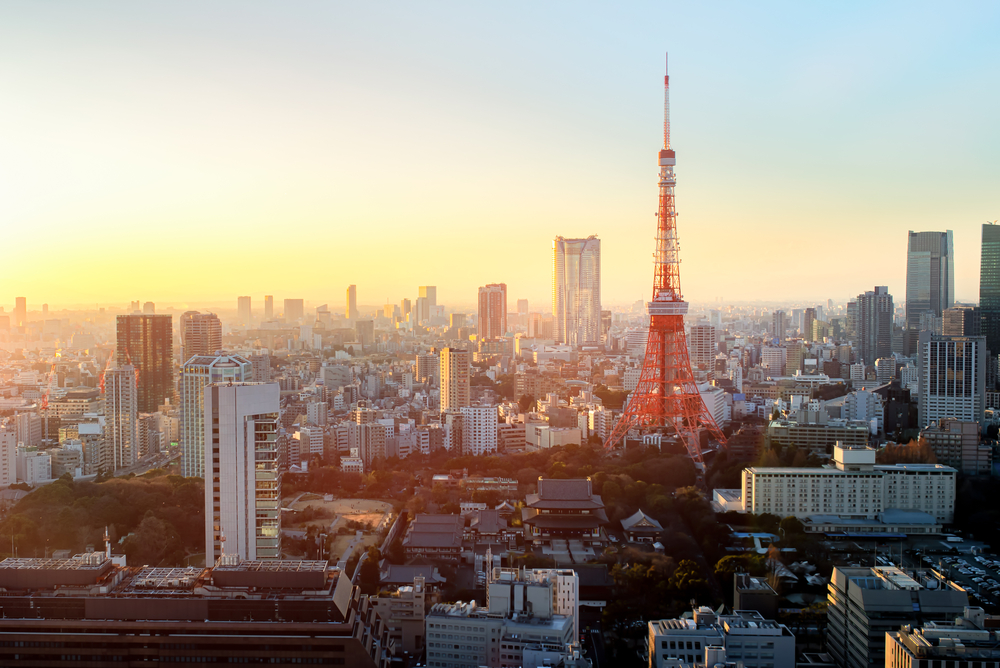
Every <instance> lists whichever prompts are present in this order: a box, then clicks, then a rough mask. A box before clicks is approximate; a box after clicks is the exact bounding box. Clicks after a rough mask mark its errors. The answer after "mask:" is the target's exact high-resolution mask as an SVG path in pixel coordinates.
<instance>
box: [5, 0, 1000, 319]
mask: <svg viewBox="0 0 1000 668" xmlns="http://www.w3.org/2000/svg"><path fill="white" fill-rule="evenodd" d="M782 7H784V8H782ZM234 8H235V6H233V5H226V4H219V5H215V6H213V8H212V9H210V10H206V12H205V15H204V16H203V17H202V19H203V20H202V24H201V29H200V30H199V31H196V32H192V31H190V26H189V24H188V22H186V21H184V20H182V16H181V14H182V12H180V11H178V10H177V9H176V8H168V7H135V8H129V9H128V10H126V11H121V10H120V9H115V10H113V11H112V10H110V9H103V8H102V7H100V6H86V7H84V6H70V7H64V8H61V10H60V18H61V20H60V21H56V22H53V21H51V20H50V19H51V16H50V15H49V10H48V9H46V8H44V7H40V6H31V5H20V6H16V7H8V8H6V9H5V10H3V18H4V20H3V21H2V22H0V54H2V55H3V56H6V58H4V60H5V61H6V62H23V63H28V64H29V65H26V66H24V67H21V68H19V69H9V70H7V71H6V72H5V73H4V75H3V81H4V83H5V90H7V91H8V95H7V101H6V103H5V105H4V106H3V107H0V119H3V120H5V121H7V122H6V123H5V126H6V127H8V128H15V127H16V128H17V132H16V134H15V133H14V131H12V130H6V131H3V134H0V137H2V138H3V139H4V140H5V145H6V146H7V148H8V150H7V151H5V154H4V156H3V157H2V158H0V173H3V174H4V175H5V179H6V182H7V191H6V192H5V197H4V198H3V202H4V203H3V204H2V205H0V220H3V221H4V223H3V227H4V232H5V234H6V237H7V241H8V242H9V243H10V244H11V245H12V246H13V247H17V248H18V249H19V250H20V252H19V253H16V254H12V256H11V257H10V258H8V261H7V262H5V263H3V266H2V267H0V282H2V283H3V284H4V285H5V286H7V289H8V291H9V292H10V293H11V294H17V295H24V296H26V297H27V298H28V302H29V304H30V303H32V302H34V303H41V302H48V303H50V304H51V305H53V306H56V307H58V306H61V305H89V304H95V303H102V304H104V303H108V302H126V301H128V300H130V299H134V298H135V293H141V294H142V296H143V298H144V299H149V300H151V301H155V302H160V303H167V302H171V303H183V302H188V301H190V302H198V303H203V302H212V303H224V302H228V301H229V300H230V299H234V298H235V297H236V296H238V295H247V294H251V295H263V294H288V293H293V294H296V295H297V296H301V297H303V298H305V299H306V300H309V301H315V302H317V303H323V302H324V301H326V302H329V303H339V302H340V301H341V299H342V298H340V299H336V300H335V299H334V297H335V296H336V295H337V294H338V293H340V294H341V295H342V294H343V293H342V292H341V291H342V290H343V289H344V286H346V285H348V284H352V283H354V284H357V285H358V286H359V292H360V293H361V295H360V296H359V303H364V304H368V303H374V304H378V303H381V302H382V301H383V299H385V298H388V300H389V301H390V302H394V303H398V302H399V300H400V299H401V298H402V297H412V296H413V290H412V287H410V286H412V285H414V284H417V283H430V284H435V285H438V286H440V303H442V304H452V303H463V302H464V303H474V299H475V290H476V288H477V287H478V286H479V285H483V284H485V283H487V282H489V281H491V280H503V281H505V282H506V283H507V284H508V286H509V291H510V294H511V295H516V296H517V297H519V298H520V297H524V298H527V299H529V300H530V301H531V302H534V303H543V302H544V301H546V300H547V299H548V296H549V295H548V292H549V291H548V283H549V281H548V275H547V274H548V262H547V254H548V252H549V249H548V241H549V240H550V239H551V238H552V237H554V236H556V235H564V236H571V237H572V236H585V235H587V234H597V235H598V236H600V238H601V239H602V246H603V248H602V251H603V258H602V262H603V265H604V266H603V270H604V272H603V273H604V276H603V282H604V285H603V286H602V293H603V294H602V297H603V300H604V301H605V302H606V303H608V304H616V303H617V304H624V303H628V302H630V301H634V300H637V299H647V298H648V294H647V293H648V288H647V287H646V282H647V280H648V273H649V269H650V264H651V263H650V262H648V261H647V260H648V250H647V244H646V242H647V241H648V229H649V227H650V225H651V220H652V217H651V213H652V212H651V210H650V207H649V201H650V197H651V196H652V193H654V192H655V188H656V174H655V156H654V155H653V154H652V151H651V150H650V149H651V147H653V146H655V142H656V138H657V135H658V134H659V130H660V128H659V120H658V118H657V114H656V104H655V99H656V98H655V95H654V93H653V91H654V90H655V85H651V84H652V82H656V81H658V80H659V76H660V70H661V69H662V53H663V51H664V50H666V49H668V48H669V49H670V51H671V60H672V62H673V69H674V72H675V73H677V74H679V75H682V76H678V78H677V82H678V83H677V85H676V86H675V88H676V90H675V92H674V101H673V112H674V116H675V121H676V123H677V126H678V128H679V129H678V132H677V134H676V136H675V144H676V146H677V151H678V165H677V174H678V179H679V181H680V184H681V185H682V187H683V188H682V193H683V194H682V195H681V196H680V197H679V198H678V203H677V206H678V211H679V213H680V215H681V223H682V225H681V229H682V236H681V242H682V245H683V248H684V254H685V259H686V262H687V265H686V273H685V277H686V279H685V285H684V286H683V287H684V296H685V298H686V299H687V300H689V301H690V302H692V303H695V302H707V301H713V300H715V299H716V298H718V297H722V298H723V299H724V300H727V301H745V300H748V299H751V300H752V299H754V298H756V297H758V296H759V295H761V294H765V293H767V294H771V295H774V296H775V297H777V298H779V299H793V300H794V299H813V300H820V299H826V298H828V297H833V298H839V299H845V298H847V297H848V296H849V295H852V294H857V293H858V292H859V291H861V290H862V289H863V288H865V286H870V285H876V284H877V285H888V286H889V290H890V292H891V293H893V294H895V295H900V296H901V295H902V294H903V293H904V281H905V264H906V260H905V253H904V252H901V251H900V252H896V251H894V252H892V253H888V254H885V255H882V256H881V257H880V262H878V263H873V262H869V261H866V260H863V259H862V258H860V257H858V258H855V257H853V256H852V254H850V253H841V254H839V255H838V257H841V258H844V257H846V259H843V260H841V261H840V264H838V266H837V267H836V268H837V269H838V271H836V272H833V271H832V269H833V267H831V266H830V265H829V264H828V263H823V262H809V261H805V260H808V259H809V257H810V256H811V255H815V256H817V257H822V256H823V253H824V252H825V251H824V248H825V247H827V246H829V245H830V244H836V245H838V246H840V247H843V248H844V249H845V250H846V249H847V248H849V247H851V246H852V245H857V246H858V247H859V248H893V249H895V248H899V247H900V246H901V245H902V243H903V239H904V238H905V236H904V235H905V234H906V233H907V231H908V230H914V231H923V230H943V229H953V230H954V233H955V256H956V264H957V268H956V276H955V279H956V280H955V282H956V295H955V296H956V299H957V300H958V301H975V296H976V295H977V294H978V268H979V262H978V261H977V260H978V256H979V244H978V240H979V229H980V227H979V226H980V225H981V224H982V222H984V221H985V220H987V219H990V220H991V219H994V218H998V217H1000V215H998V213H997V209H996V202H995V199H991V197H992V195H993V190H994V186H993V184H995V183H996V182H997V180H998V178H1000V171H998V170H1000V167H998V166H997V165H996V164H995V161H992V159H991V156H992V155H993V154H995V152H996V148H997V146H998V144H1000V134H998V130H997V128H996V127H995V124H994V123H992V120H991V118H990V109H993V108H996V101H997V100H996V98H997V95H998V93H997V91H995V90H994V89H993V88H992V87H989V86H986V85H984V84H985V82H986V81H989V80H990V77H989V73H990V72H993V71H995V70H996V67H997V64H998V62H1000V50H998V48H1000V47H998V46H997V45H996V44H995V43H994V42H993V41H992V40H991V39H989V35H988V30H989V26H991V25H995V24H996V18H997V14H998V12H1000V9H998V8H997V7H995V6H989V5H980V6H966V7H964V8H963V9H962V10H961V11H955V10H951V11H948V10H945V9H941V8H935V7H934V6H932V5H918V6H917V7H915V8H912V7H911V8H910V9H911V11H908V12H905V13H900V12H899V11H898V9H897V8H893V7H890V6H882V7H874V8H872V7H863V6H846V7H845V6H838V7H836V8H829V9H827V8H819V7H808V8H807V7H798V6H775V7H773V8H771V9H769V10H765V11H763V12H761V11H760V10H758V9H750V8H746V9H744V8H741V7H736V6H734V7H729V8H728V11H727V12H725V14H724V15H723V16H719V15H718V14H717V12H715V10H713V9H709V8H685V7H670V8H661V7H655V6H651V5H640V6H637V7H635V8H633V9H632V11H631V12H629V13H628V14H625V13H619V12H615V11H614V10H599V9H595V8H591V10H590V11H586V12H576V13H567V12H566V11H564V10H565V6H562V5H551V6H547V7H528V6H525V7H524V8H523V11H522V12H513V11H512V12H509V13H508V14H506V15H503V14H500V15H493V14H492V13H489V14H487V12H489V10H487V9H485V8H461V9H456V8H454V7H452V6H445V5H424V6H422V7H421V8H404V7H401V8H396V10H395V11H393V12H391V13H385V12H382V11H381V10H379V9H377V8H368V7H353V6H351V7H347V6H326V5H319V4H316V5H302V6H299V7H298V8H297V9H293V10H286V9H282V10H278V9H276V8H269V7H267V6H266V5H257V4H253V3H250V4H241V5H240V6H239V8H240V12H239V13H238V17H239V20H237V21H235V22H234V21H233V18H234V13H235V12H233V11H230V9H234ZM786 14H788V15H787V16H785V15H786ZM525 18H528V19H530V20H528V21H525V20H524V19H525ZM486 19H488V20H486ZM528 24H530V25H531V27H530V28H526V27H525V26H526V25H528ZM415 25H416V26H419V27H420V28H421V29H420V30H416V31H415V30H413V26H415ZM473 25H474V26H476V30H471V27H472V26H473ZM805 25H808V26H809V28H808V29H807V30H801V29H800V26H805ZM467 28H468V29H467ZM556 28H559V29H556ZM536 33H537V34H536ZM467 34H476V35H477V37H476V40H477V41H476V42H475V43H472V42H470V41H469V38H467V37H461V35H467ZM510 34H515V35H523V37H524V39H520V40H517V39H515V40H510V39H508V37H509V35H510ZM543 34H544V35H546V37H547V39H542V38H541V35H543ZM709 36H710V37H711V39H708V37H709ZM177 44H184V47H185V48H184V49H178V48H177V46H176V45H177ZM262 45H263V46H262ZM125 52H127V53H129V54H130V57H129V58H121V57H120V55H121V54H122V53H125ZM928 79H931V80H933V82H934V83H933V86H932V87H930V88H929V87H928V84H927V81H928ZM928 146H930V147H932V148H930V149H929V148H928ZM485 147H490V148H489V150H488V151H487V150H484V149H485ZM401 154H402V155H412V156H420V164H421V168H420V170H417V171H419V173H415V172H413V170H410V176H409V177H408V178H407V179H403V180H400V179H398V178H395V173H394V170H393V169H386V167H387V165H390V164H395V163H396V162H397V161H398V156H399V155H401ZM56 155H59V156H62V157H61V158H60V159H56V158H55V156H56ZM484 155H488V156H489V159H488V160H484V159H483V156H484ZM65 156H71V157H70V159H66V158H65ZM72 156H81V157H75V158H74V157H72ZM83 156H85V157H83ZM931 167H933V169H932V173H933V181H934V184H933V185H934V187H933V188H927V177H926V174H927V170H928V169H930V168H931ZM748 177H749V178H748ZM498 191H501V192H504V193H505V196H504V197H502V198H500V200H499V201H498V200H497V199H496V198H495V197H493V196H492V195H493V194H494V193H495V192H498ZM485 201H491V202H493V204H491V206H490V207H484V206H483V202H485ZM403 221H405V223H404V222H403ZM510 225H517V226H518V228H519V229H520V230H522V231H521V232H519V234H517V235H502V234H492V233H491V231H495V230H498V229H500V228H501V227H502V226H510ZM818 229H825V230H828V233H824V234H822V235H820V234H817V233H816V232H815V231H816V230H818ZM81 230H83V231H85V232H84V233H82V234H81ZM205 230H210V231H211V232H212V233H213V235H215V236H218V235H222V234H226V235H235V236H240V237H244V238H254V237H256V238H260V237H261V236H263V235H268V234H271V235H273V234H274V233H275V231H276V230H280V231H283V232H284V231H286V230H287V233H288V234H291V235H294V234H296V232H300V233H303V234H306V235H308V238H309V239H310V243H309V244H308V247H307V248H305V249H303V250H299V251H298V252H299V253H301V254H303V255H304V256H306V257H304V258H303V259H307V260H308V261H294V260H293V261H292V262H287V263H283V265H282V267H281V269H278V266H277V265H275V268H274V269H273V270H268V268H267V267H266V265H260V264H259V263H251V264H250V265H248V268H247V269H246V270H245V271H244V270H240V269H239V268H238V267H236V268H234V267H232V266H229V267H227V269H226V271H225V272H212V271H209V272H207V273H206V272H205V271H203V265H202V264H201V259H200V257H199V256H198V255H197V254H191V253H185V252H184V243H185V240H187V239H190V238H191V237H192V235H197V234H198V233H201V232H203V231H205ZM165 231H169V234H164V232H165ZM153 235H155V236H153ZM154 239H155V242H154V241H153V240H154ZM810 243H812V244H813V248H812V249H810ZM376 244H377V245H376ZM755 246H757V247H758V248H759V249H760V252H761V253H764V254H767V255H769V256H770V257H773V258H779V259H784V260H787V261H772V262H768V263H766V266H765V267H764V268H763V269H757V270H755V271H754V272H749V274H748V275H746V276H743V277H742V278H741V280H740V281H732V280H731V278H730V277H729V276H727V275H726V273H725V272H721V271H718V270H717V267H719V266H732V265H733V263H734V262H739V261H740V260H741V259H748V258H746V257H745V254H744V253H742V251H743V250H744V249H745V248H748V247H749V248H753V247H755ZM344 248H355V249H364V248H367V249H369V250H370V257H369V258H365V257H364V253H358V252H351V253H340V254H338V249H339V250H341V251H342V250H343V249H344ZM482 248H488V249H489V252H474V250H473V249H482ZM140 249H141V250H140ZM315 251H319V253H315ZM324 251H327V252H328V253H329V254H331V255H330V256H331V257H336V258H337V261H331V262H329V263H327V262H324V261H323V259H322V258H323V257H326V256H327V255H326V254H324ZM314 253H315V254H314ZM105 254H106V255H109V256H114V257H115V262H114V263H108V262H103V263H101V262H98V263H92V262H89V260H91V259H93V258H96V257H101V256H102V255H105ZM42 258H44V260H45V262H46V263H47V266H46V271H38V266H39V264H38V263H39V262H41V259H42ZM376 258H387V259H390V262H388V263H382V262H377V261H373V260H375V259H376ZM435 258H437V259H439V260H443V259H444V258H447V261H446V262H445V261H437V262H434V261H431V262H427V261H426V260H427V259H431V260H434V259H435ZM511 258H515V261H513V262H512V261H511ZM797 258H798V260H803V261H797ZM345 260H346V261H345ZM639 260H641V261H639ZM251 266H252V268H251ZM262 266H263V270H262V269H261V267H262ZM157 267H160V268H163V269H164V270H158V269H157ZM804 267H807V268H808V273H806V274H803V268H804ZM82 268H86V273H87V279H88V280H86V281H81V280H78V277H79V272H80V271H81V270H82ZM71 272H72V273H71ZM123 272H124V273H127V274H129V275H130V280H129V281H121V280H119V277H120V276H121V275H122V273H123ZM70 276H73V277H74V280H70V278H69V277H70ZM168 276H169V277H170V278H169V280H168V279H167V277H168ZM804 278H806V279H814V280H803V279H804ZM817 284H820V285H821V286H822V288H821V289H824V290H826V291H827V292H828V293H829V294H814V293H816V292H817V290H818V288H817ZM334 286H336V287H334ZM366 295H370V296H369V297H367V298H366V297H365V296H366ZM374 295H378V298H377V299H373V298H372V297H373V296H374ZM255 299H259V296H255Z"/></svg>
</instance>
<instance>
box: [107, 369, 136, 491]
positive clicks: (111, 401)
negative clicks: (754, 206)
mask: <svg viewBox="0 0 1000 668" xmlns="http://www.w3.org/2000/svg"><path fill="white" fill-rule="evenodd" d="M104 416H105V420H104V429H105V431H104V439H105V441H106V442H107V444H108V445H109V446H110V448H111V453H112V461H113V462H114V470H115V471H117V470H118V469H121V468H126V467H128V466H132V465H133V464H135V463H136V461H138V459H139V423H138V419H139V392H138V387H137V386H136V373H135V367H133V366H132V365H131V364H123V365H121V366H118V367H115V368H111V369H108V371H107V373H105V374H104ZM105 473H111V471H106V472H105Z"/></svg>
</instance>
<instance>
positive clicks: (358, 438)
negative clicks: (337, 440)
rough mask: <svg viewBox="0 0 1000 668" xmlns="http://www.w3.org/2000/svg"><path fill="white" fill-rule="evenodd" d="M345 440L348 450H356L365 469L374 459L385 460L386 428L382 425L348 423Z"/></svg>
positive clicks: (358, 422) (359, 422) (374, 423)
mask: <svg viewBox="0 0 1000 668" xmlns="http://www.w3.org/2000/svg"><path fill="white" fill-rule="evenodd" d="M358 419H359V420H360V419H361V418H358ZM347 440H348V448H350V449H352V450H353V449H357V451H358V455H359V456H360V457H361V459H362V461H364V463H365V467H366V468H368V467H370V466H371V464H372V462H373V461H374V460H375V459H376V458H377V459H385V458H386V451H385V445H386V428H385V425H383V424H378V423H376V422H362V421H355V422H350V423H349V424H348V436H347Z"/></svg>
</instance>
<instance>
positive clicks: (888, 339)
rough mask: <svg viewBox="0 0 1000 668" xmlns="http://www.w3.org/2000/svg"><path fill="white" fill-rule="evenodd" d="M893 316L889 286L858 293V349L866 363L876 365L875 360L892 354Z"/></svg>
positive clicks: (880, 286)
mask: <svg viewBox="0 0 1000 668" xmlns="http://www.w3.org/2000/svg"><path fill="white" fill-rule="evenodd" d="M892 316H893V306H892V295H890V294H889V288H888V287H886V286H884V285H879V286H876V287H875V289H874V290H869V291H868V292H866V293H864V294H861V295H858V351H859V353H860V355H861V360H862V361H863V362H864V363H865V364H867V365H869V366H874V365H875V360H877V359H879V358H880V357H889V356H890V355H892Z"/></svg>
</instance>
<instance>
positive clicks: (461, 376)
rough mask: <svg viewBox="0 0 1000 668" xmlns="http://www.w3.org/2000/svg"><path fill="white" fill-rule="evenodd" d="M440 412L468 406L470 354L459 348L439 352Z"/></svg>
mask: <svg viewBox="0 0 1000 668" xmlns="http://www.w3.org/2000/svg"><path fill="white" fill-rule="evenodd" d="M440 359H441V364H440V368H441V371H440V382H441V410H442V411H446V410H451V409H460V408H464V407H466V406H469V405H471V404H470V397H471V394H470V392H471V391H470V386H469V383H470V374H471V370H470V367H471V364H472V353H470V352H469V351H468V350H462V349H460V348H442V349H441V352H440Z"/></svg>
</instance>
